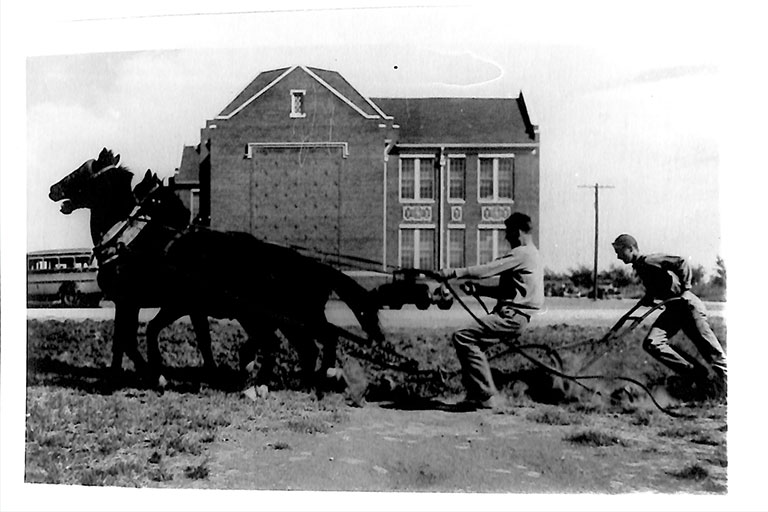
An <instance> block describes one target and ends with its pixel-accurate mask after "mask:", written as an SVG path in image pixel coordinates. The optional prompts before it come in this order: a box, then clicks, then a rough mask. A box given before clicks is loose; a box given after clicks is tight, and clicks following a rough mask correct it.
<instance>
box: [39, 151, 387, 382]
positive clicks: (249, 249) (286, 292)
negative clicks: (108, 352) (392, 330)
mask: <svg viewBox="0 0 768 512" xmlns="http://www.w3.org/2000/svg"><path fill="white" fill-rule="evenodd" d="M131 177H132V173H131V172H130V171H129V170H128V169H127V168H125V167H122V166H120V165H119V155H117V156H115V155H113V153H112V152H111V151H110V150H107V149H106V148H104V149H103V150H102V151H101V153H100V154H99V156H98V158H97V159H91V160H88V161H86V162H85V163H83V164H82V165H81V166H80V167H78V168H77V169H76V170H75V171H73V172H72V173H70V174H69V175H68V176H67V177H65V178H64V179H62V180H61V181H59V182H57V183H55V184H54V185H52V186H51V189H50V193H49V197H50V199H51V200H53V201H63V203H62V206H61V211H62V212H63V213H65V214H68V213H71V212H72V211H74V210H75V209H77V208H89V209H90V210H91V236H92V238H93V241H94V244H95V248H94V252H95V254H96V257H97V259H99V262H100V270H99V284H100V286H103V288H102V290H103V291H104V293H105V295H106V296H107V298H111V299H112V300H113V301H114V302H115V307H116V313H115V336H114V340H113V361H112V370H114V371H116V372H119V371H120V365H121V362H122V353H123V351H125V353H127V354H128V355H129V357H130V358H131V359H132V360H133V361H134V364H135V365H136V366H137V370H140V371H144V372H145V373H147V374H149V375H150V376H151V377H152V378H157V379H158V380H157V382H160V383H162V382H163V381H164V378H163V377H162V374H161V370H162V357H161V354H160V351H159V347H158V343H157V337H158V335H159V333H160V331H161V330H162V329H163V328H164V327H166V326H167V325H169V324H170V323H172V322H173V321H175V320H176V319H178V318H180V317H182V316H185V315H189V316H190V318H191V320H192V323H193V327H194V329H195V334H196V336H197V339H198V345H199V346H200V349H201V352H202V353H203V358H204V364H205V367H206V368H207V369H209V370H213V369H215V362H214V361H213V356H212V354H211V352H210V330H209V326H208V317H215V318H233V319H236V320H237V321H238V322H239V323H240V325H241V326H242V327H243V329H244V330H245V331H246V334H247V335H248V341H247V342H246V344H245V345H244V346H243V348H242V349H241V352H240V364H241V369H243V368H245V367H246V366H247V363H248V360H249V358H250V359H251V360H252V359H253V356H254V355H255V352H256V349H255V341H256V340H258V339H267V340H268V341H269V345H270V348H271V349H274V347H275V345H276V343H275V340H276V337H275V329H276V328H279V329H280V331H281V332H282V333H283V334H284V335H285V336H286V337H287V338H288V339H289V340H290V341H291V342H292V344H293V345H294V346H295V347H296V348H297V349H298V351H299V354H300V359H301V363H302V369H303V370H304V373H303V381H304V382H305V384H307V385H310V384H309V383H310V382H311V381H313V380H314V378H315V377H316V375H318V374H320V375H322V374H323V373H324V372H325V371H327V370H328V369H329V368H330V367H332V366H333V364H335V360H336V343H337V341H338V340H337V337H336V335H335V334H336V333H335V331H336V329H335V328H334V326H333V325H332V324H330V323H329V322H328V321H327V319H326V318H325V305H326V303H327V301H328V300H329V298H330V295H331V293H332V292H333V291H335V292H336V294H337V295H338V296H339V298H340V299H341V300H342V301H344V302H345V303H346V304H347V305H348V306H349V307H350V309H351V310H352V311H353V313H354V314H355V316H356V318H357V320H358V322H359V323H360V326H361V327H362V328H363V330H364V331H365V333H366V335H367V341H369V342H372V341H382V340H383V339H384V335H383V333H382V331H381V326H380V324H379V320H378V304H377V303H376V301H375V300H373V298H372V296H371V294H370V293H369V292H368V290H366V289H365V288H363V287H362V286H360V285H359V284H358V283H357V282H355V281H354V280H353V279H352V278H350V277H349V276H347V275H346V274H344V273H343V272H341V271H339V270H337V269H335V268H333V267H331V266H329V265H326V264H324V263H322V262H320V261H317V260H315V259H312V258H309V257H306V256H302V255H300V254H299V253H297V252H296V251H294V250H291V249H289V248H286V247H282V246H279V245H276V244H271V243H268V242H265V241H263V240H259V239H257V238H256V237H254V236H253V235H251V234H249V233H244V232H236V231H218V230H212V229H207V228H200V227H194V226H189V224H188V219H189V211H188V210H187V209H186V207H184V205H183V203H182V202H181V200H180V199H179V198H178V196H176V194H175V193H174V192H173V191H172V190H171V189H170V188H169V187H165V186H163V185H162V182H161V181H160V180H159V179H158V178H157V177H156V176H154V175H152V174H151V173H150V172H149V171H148V172H147V174H146V175H145V177H144V180H142V182H141V183H140V184H139V185H137V186H136V189H135V190H133V191H132V190H131V188H130V183H131ZM126 242H127V243H126ZM158 306H159V307H160V310H159V312H158V313H157V315H156V316H155V317H154V318H153V319H152V320H150V322H149V323H148V325H147V357H148V361H149V362H148V363H144V361H143V359H142V358H141V355H140V354H139V352H138V349H137V348H136V328H137V325H138V311H139V309H140V308H141V307H158ZM318 342H319V343H320V344H322V345H323V347H324V350H323V359H322V362H321V366H320V370H318V371H317V373H316V372H315V366H316V362H317V357H318V353H319V350H318V348H317V344H316V343H318ZM271 361H272V360H271V359H270V360H269V361H268V362H270V363H271ZM262 367H264V365H262ZM260 373H261V372H260Z"/></svg>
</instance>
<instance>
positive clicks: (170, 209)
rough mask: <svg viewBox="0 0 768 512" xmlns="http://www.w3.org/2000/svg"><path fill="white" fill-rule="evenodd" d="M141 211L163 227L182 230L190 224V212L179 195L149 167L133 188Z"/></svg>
mask: <svg viewBox="0 0 768 512" xmlns="http://www.w3.org/2000/svg"><path fill="white" fill-rule="evenodd" d="M133 195H134V196H135V197H136V203H137V204H139V205H141V213H142V214H143V215H146V216H147V217H149V218H151V219H152V220H153V221H154V222H155V223H156V224H158V225H159V226H162V227H166V228H171V229H175V230H181V229H183V228H185V227H187V225H189V217H190V213H189V210H188V209H187V207H186V206H184V203H183V202H182V201H181V199H180V198H179V196H177V195H176V193H175V192H174V191H173V190H172V189H171V188H169V187H166V186H165V185H164V184H163V181H162V180H161V179H160V178H159V177H158V176H157V174H155V173H153V172H152V171H151V170H149V169H147V172H146V173H144V178H143V179H142V180H141V182H139V183H138V184H137V185H136V187H135V188H134V189H133Z"/></svg>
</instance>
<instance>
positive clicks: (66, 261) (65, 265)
mask: <svg viewBox="0 0 768 512" xmlns="http://www.w3.org/2000/svg"><path fill="white" fill-rule="evenodd" d="M56 268H57V269H63V270H69V269H72V268H75V258H74V257H72V256H65V257H63V258H59V264H58V265H57V266H56Z"/></svg>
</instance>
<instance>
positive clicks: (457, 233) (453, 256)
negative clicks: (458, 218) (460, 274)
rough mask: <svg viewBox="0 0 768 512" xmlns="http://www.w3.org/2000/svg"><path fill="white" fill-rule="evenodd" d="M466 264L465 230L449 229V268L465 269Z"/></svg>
mask: <svg viewBox="0 0 768 512" xmlns="http://www.w3.org/2000/svg"><path fill="white" fill-rule="evenodd" d="M465 265H466V264H465V262H464V228H452V227H449V228H448V266H449V267H451V268H456V267H463V266H465Z"/></svg>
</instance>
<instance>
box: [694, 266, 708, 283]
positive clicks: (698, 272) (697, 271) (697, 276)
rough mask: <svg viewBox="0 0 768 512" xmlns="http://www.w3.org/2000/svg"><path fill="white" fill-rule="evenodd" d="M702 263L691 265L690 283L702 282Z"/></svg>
mask: <svg viewBox="0 0 768 512" xmlns="http://www.w3.org/2000/svg"><path fill="white" fill-rule="evenodd" d="M705 273H706V271H705V270H704V265H697V266H695V267H694V266H691V284H692V285H697V284H699V283H703V282H704V274H705Z"/></svg>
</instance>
